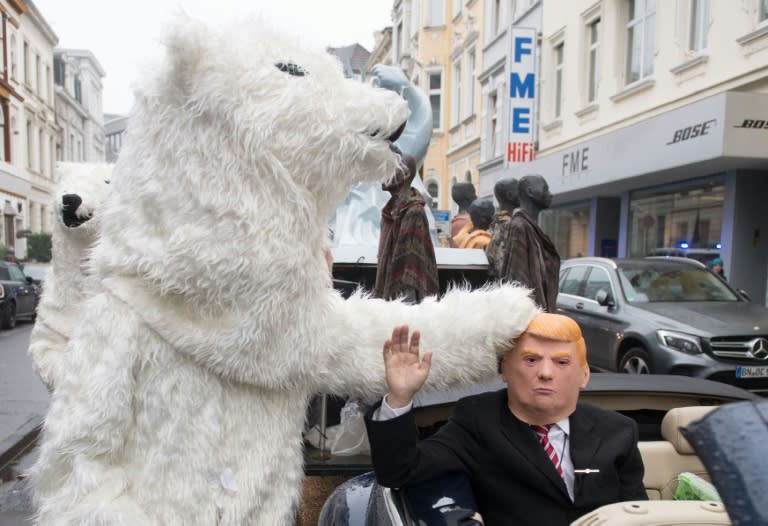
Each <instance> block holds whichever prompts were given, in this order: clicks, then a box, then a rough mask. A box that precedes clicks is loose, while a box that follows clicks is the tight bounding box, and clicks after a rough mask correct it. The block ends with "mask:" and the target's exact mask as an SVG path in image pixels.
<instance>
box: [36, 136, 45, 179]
mask: <svg viewBox="0 0 768 526" xmlns="http://www.w3.org/2000/svg"><path fill="white" fill-rule="evenodd" d="M37 157H38V163H39V164H38V165H37V171H38V172H40V175H45V138H44V137H43V130H38V131H37Z"/></svg>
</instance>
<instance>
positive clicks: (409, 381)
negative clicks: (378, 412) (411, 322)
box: [384, 325, 432, 409]
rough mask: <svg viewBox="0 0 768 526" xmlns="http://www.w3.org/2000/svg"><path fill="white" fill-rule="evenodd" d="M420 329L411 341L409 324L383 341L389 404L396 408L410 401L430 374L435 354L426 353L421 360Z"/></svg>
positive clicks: (414, 332) (402, 326)
mask: <svg viewBox="0 0 768 526" xmlns="http://www.w3.org/2000/svg"><path fill="white" fill-rule="evenodd" d="M420 337H421V335H420V333H419V331H413V335H412V336H411V340H410V342H409V341H408V326H407V325H401V326H400V327H395V328H394V329H393V330H392V337H391V338H390V339H389V340H387V341H386V342H384V367H385V368H386V373H387V387H388V389H389V393H388V395H387V403H388V404H389V406H390V407H392V408H393V409H397V408H399V407H404V406H406V405H408V404H409V403H411V400H412V399H413V396H414V395H415V394H416V393H417V392H418V390H419V389H421V386H423V385H424V382H425V381H426V380H427V375H429V366H430V364H431V363H432V353H431V352H426V353H424V357H423V358H422V359H419V339H420Z"/></svg>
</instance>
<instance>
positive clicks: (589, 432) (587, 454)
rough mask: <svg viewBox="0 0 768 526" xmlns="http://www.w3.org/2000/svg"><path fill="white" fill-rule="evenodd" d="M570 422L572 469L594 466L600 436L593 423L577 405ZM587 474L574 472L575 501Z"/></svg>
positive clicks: (577, 499) (600, 440) (577, 500)
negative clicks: (595, 431) (594, 430)
mask: <svg viewBox="0 0 768 526" xmlns="http://www.w3.org/2000/svg"><path fill="white" fill-rule="evenodd" d="M570 424H571V433H570V436H569V439H570V442H571V449H570V451H571V461H572V462H573V469H574V470H583V469H589V468H596V466H595V465H594V457H595V453H597V451H598V449H599V448H600V443H601V442H602V438H601V437H600V435H599V434H597V433H594V432H593V428H594V427H595V423H594V422H593V421H592V419H591V418H589V416H587V415H585V413H584V411H580V410H579V407H577V408H576V411H575V412H574V413H573V414H572V415H571V418H570ZM589 476H590V475H587V474H579V473H578V472H577V473H575V474H574V488H573V495H574V501H575V502H577V503H578V502H579V495H580V493H581V490H582V486H583V485H584V483H585V482H587V477H589ZM592 476H594V475H592Z"/></svg>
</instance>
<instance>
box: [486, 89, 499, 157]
mask: <svg viewBox="0 0 768 526" xmlns="http://www.w3.org/2000/svg"><path fill="white" fill-rule="evenodd" d="M498 101H499V97H498V94H497V92H495V91H494V92H492V93H490V94H489V95H488V109H487V112H488V115H489V116H490V118H489V119H488V139H489V141H488V158H489V159H492V158H494V157H496V156H497V155H499V154H500V152H499V146H500V142H501V141H499V113H498V112H499V108H498Z"/></svg>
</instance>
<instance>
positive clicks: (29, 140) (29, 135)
mask: <svg viewBox="0 0 768 526" xmlns="http://www.w3.org/2000/svg"><path fill="white" fill-rule="evenodd" d="M32 146H33V145H32V121H27V168H32Z"/></svg>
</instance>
